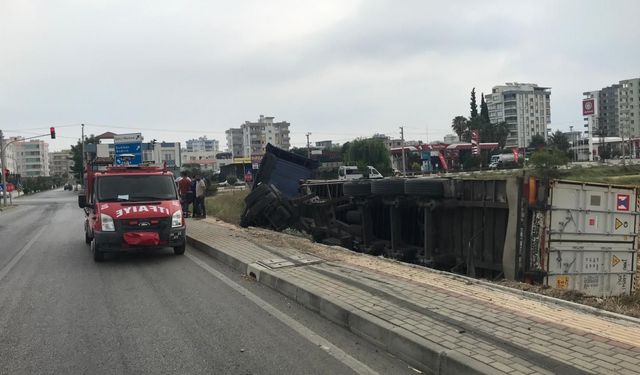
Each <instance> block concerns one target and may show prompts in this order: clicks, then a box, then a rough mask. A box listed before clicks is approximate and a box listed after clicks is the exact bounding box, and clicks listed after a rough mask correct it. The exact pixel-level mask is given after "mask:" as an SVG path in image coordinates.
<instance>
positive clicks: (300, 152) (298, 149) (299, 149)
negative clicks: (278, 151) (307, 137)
mask: <svg viewBox="0 0 640 375" xmlns="http://www.w3.org/2000/svg"><path fill="white" fill-rule="evenodd" d="M289 152H291V153H293V154H296V155H299V156H302V157H303V158H306V157H307V155H308V154H309V152H308V151H307V148H306V147H305V148H302V147H294V148H292V149H291V150H289Z"/></svg>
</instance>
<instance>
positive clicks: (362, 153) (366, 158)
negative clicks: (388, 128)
mask: <svg viewBox="0 0 640 375" xmlns="http://www.w3.org/2000/svg"><path fill="white" fill-rule="evenodd" d="M345 156H346V159H345V160H344V162H345V164H347V165H356V166H358V168H361V169H363V168H366V167H367V166H368V165H371V166H373V167H375V168H376V169H377V170H378V171H380V173H382V174H389V173H390V172H391V160H390V159H389V150H387V147H386V146H385V145H384V143H383V142H382V140H380V139H374V138H368V139H356V140H354V141H352V142H350V143H349V146H348V148H347V152H346V155H345Z"/></svg>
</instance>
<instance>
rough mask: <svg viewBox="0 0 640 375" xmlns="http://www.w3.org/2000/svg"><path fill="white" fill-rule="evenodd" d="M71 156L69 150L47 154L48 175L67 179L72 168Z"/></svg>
mask: <svg viewBox="0 0 640 375" xmlns="http://www.w3.org/2000/svg"><path fill="white" fill-rule="evenodd" d="M72 158H73V154H72V153H71V150H62V151H57V152H50V153H49V174H50V175H51V176H62V177H68V176H70V175H71V167H73V164H74V163H73V159H72Z"/></svg>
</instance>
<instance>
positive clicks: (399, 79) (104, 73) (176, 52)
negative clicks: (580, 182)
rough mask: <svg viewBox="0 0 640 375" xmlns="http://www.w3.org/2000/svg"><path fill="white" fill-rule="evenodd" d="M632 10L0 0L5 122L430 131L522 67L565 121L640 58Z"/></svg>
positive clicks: (332, 133) (219, 130) (347, 132)
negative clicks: (587, 95)
mask: <svg viewBox="0 0 640 375" xmlns="http://www.w3.org/2000/svg"><path fill="white" fill-rule="evenodd" d="M639 11H640V4H639V3H637V2H634V1H619V2H615V3H605V2H598V1H584V0H583V1H562V2H557V1H550V0H549V1H518V2H513V1H488V2H476V1H457V2H439V1H419V0H405V1H402V2H397V1H382V0H366V1H357V0H353V1H321V2H317V1H315V2H313V1H286V0H277V1H269V2H264V1H258V0H253V1H252V0H245V1H237V2H223V1H205V0H201V1H200V0H191V1H181V2H174V1H164V0H155V1H136V2H131V1H125V0H110V1H106V0H104V1H102V0H93V1H87V0H82V1H81V0H66V1H65V0H60V1H57V2H55V3H54V2H46V1H28V0H23V1H13V2H9V1H6V2H2V3H0V54H2V59H0V123H2V124H14V125H11V126H10V127H9V128H10V129H16V127H21V126H22V127H25V128H33V127H38V126H42V127H43V128H46V127H48V126H49V125H50V124H55V123H59V124H72V123H80V122H87V123H91V124H101V125H104V126H105V127H107V126H108V125H116V126H130V127H131V130H135V129H136V128H148V129H167V130H166V131H165V132H161V131H158V130H153V131H151V130H150V131H148V132H147V133H149V134H148V136H149V137H152V138H158V139H165V140H172V139H174V140H179V141H184V140H186V139H188V138H190V137H192V136H195V135H197V134H198V132H200V131H201V132H202V134H207V135H209V136H210V137H211V136H213V137H217V138H219V139H221V140H223V142H222V143H224V138H223V134H224V130H225V129H226V128H229V127H231V126H238V125H239V124H240V123H242V122H244V121H246V120H252V119H254V118H257V116H258V115H259V114H265V115H267V114H268V115H274V116H276V117H277V119H281V120H286V121H289V122H291V123H292V134H293V135H292V138H293V142H294V143H297V144H303V143H304V142H305V141H306V140H305V139H304V133H305V132H307V131H310V132H312V133H314V137H315V136H316V135H317V136H318V137H321V138H325V139H330V138H333V139H336V140H343V139H350V138H353V137H355V136H358V135H368V134H372V133H376V132H386V133H390V134H391V135H396V134H397V132H398V130H397V128H398V126H399V125H404V126H406V127H407V129H409V130H410V131H408V134H409V135H410V136H411V137H415V138H420V139H422V140H426V139H427V136H428V139H429V140H433V139H436V138H442V136H443V135H444V134H446V133H449V132H450V130H449V124H450V121H451V118H453V117H454V116H456V115H460V114H461V115H466V114H467V113H468V93H469V91H470V90H471V88H472V87H476V89H477V91H479V92H482V91H484V92H487V91H489V90H490V89H491V87H492V86H494V85H498V84H503V83H504V82H507V81H508V82H512V81H526V82H535V83H539V84H541V85H544V86H551V87H552V120H553V121H554V124H558V125H557V126H558V127H560V128H562V129H568V126H569V125H570V124H573V125H575V126H579V125H580V124H581V122H582V120H581V116H580V114H579V101H580V99H581V95H582V92H583V91H586V90H593V89H597V88H600V87H603V86H606V85H609V84H611V83H614V82H617V81H618V80H621V79H626V78H630V77H633V76H638V75H639V74H640V72H638V69H637V61H639V58H640V49H638V48H634V46H635V45H636V42H635V41H637V40H638V38H639V37H640V28H638V26H637V14H638V13H640V12H639ZM3 126H4V125H3ZM92 126H94V127H95V130H96V131H95V132H96V133H98V132H101V131H103V130H107V128H102V127H97V126H96V125H92ZM176 129H182V130H186V131H187V132H182V133H181V132H179V131H177V130H176ZM427 129H429V130H428V131H427ZM394 132H395V134H394ZM59 134H61V135H62V136H64V134H67V135H68V136H70V137H72V138H73V137H77V136H78V135H79V128H65V132H62V133H61V132H59ZM63 142H69V139H65V138H61V141H60V142H56V143H54V144H53V145H54V147H55V148H61V147H63V146H64V145H65V144H64V143H63Z"/></svg>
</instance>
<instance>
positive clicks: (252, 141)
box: [225, 115, 291, 158]
mask: <svg viewBox="0 0 640 375" xmlns="http://www.w3.org/2000/svg"><path fill="white" fill-rule="evenodd" d="M273 119H274V117H266V116H263V115H260V118H259V119H258V121H257V122H250V121H245V123H244V124H242V125H240V128H231V129H229V130H227V131H226V132H225V134H226V135H227V147H228V149H229V151H230V152H231V153H232V154H233V157H234V158H237V157H245V158H248V157H251V156H252V155H263V154H264V152H265V147H266V146H267V144H268V143H271V144H272V145H274V146H276V147H278V148H281V149H284V150H288V149H289V147H291V143H290V137H289V125H290V124H289V123H288V122H286V121H281V122H274V121H273ZM238 134H241V137H240V140H238V138H237V137H238ZM240 145H242V146H240Z"/></svg>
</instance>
